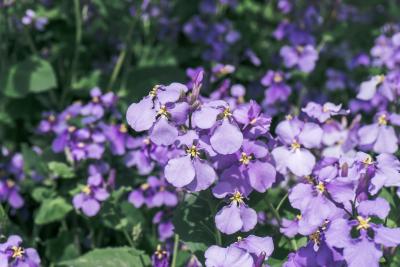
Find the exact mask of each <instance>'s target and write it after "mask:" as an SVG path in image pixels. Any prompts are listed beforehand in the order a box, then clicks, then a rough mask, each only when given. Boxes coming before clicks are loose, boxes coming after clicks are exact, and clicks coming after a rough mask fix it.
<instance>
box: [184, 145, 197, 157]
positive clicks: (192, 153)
mask: <svg viewBox="0 0 400 267" xmlns="http://www.w3.org/2000/svg"><path fill="white" fill-rule="evenodd" d="M186 153H188V155H190V157H192V158H196V157H198V156H199V155H200V152H199V150H198V149H197V147H196V146H195V145H192V147H189V148H188V149H186Z"/></svg>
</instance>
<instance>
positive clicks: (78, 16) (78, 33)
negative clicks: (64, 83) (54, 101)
mask: <svg viewBox="0 0 400 267" xmlns="http://www.w3.org/2000/svg"><path fill="white" fill-rule="evenodd" d="M74 12H75V27H76V30H75V50H74V57H73V59H72V66H71V85H72V84H74V83H75V81H76V69H77V65H78V61H79V48H80V46H81V42H82V18H81V8H80V4H79V0H74Z"/></svg>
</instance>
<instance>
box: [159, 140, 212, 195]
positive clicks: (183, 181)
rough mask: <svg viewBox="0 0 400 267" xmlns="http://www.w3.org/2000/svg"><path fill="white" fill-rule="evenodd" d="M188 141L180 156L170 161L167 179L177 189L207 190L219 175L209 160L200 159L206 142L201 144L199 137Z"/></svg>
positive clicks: (166, 174)
mask: <svg viewBox="0 0 400 267" xmlns="http://www.w3.org/2000/svg"><path fill="white" fill-rule="evenodd" d="M191 133H192V132H189V133H188V134H187V135H191ZM188 139H190V140H187V141H185V143H183V144H182V147H183V150H181V153H180V155H179V156H178V157H176V158H173V159H170V160H169V161H168V163H167V165H166V166H165V169H164V174H165V178H166V179H167V181H168V182H169V183H171V184H172V185H174V186H175V187H184V186H186V187H187V188H188V189H189V190H191V191H200V190H204V189H207V188H208V187H210V185H211V184H213V183H214V181H215V180H216V179H217V174H216V172H215V170H214V169H213V167H212V166H211V165H210V164H209V163H208V162H207V160H204V159H202V158H201V157H200V154H201V152H202V150H203V148H202V143H203V144H204V142H199V138H198V137H197V136H194V138H192V137H189V138H188Z"/></svg>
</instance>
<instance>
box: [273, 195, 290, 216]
mask: <svg viewBox="0 0 400 267" xmlns="http://www.w3.org/2000/svg"><path fill="white" fill-rule="evenodd" d="M288 196H289V192H287V193H286V194H285V195H284V196H283V198H282V199H281V201H279V203H278V206H276V211H277V212H279V210H280V208H281V207H282V205H283V203H285V200H286V199H287V198H288Z"/></svg>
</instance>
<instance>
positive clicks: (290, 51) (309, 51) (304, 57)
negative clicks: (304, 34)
mask: <svg viewBox="0 0 400 267" xmlns="http://www.w3.org/2000/svg"><path fill="white" fill-rule="evenodd" d="M280 55H281V57H283V61H284V63H285V66H286V67H288V68H292V67H295V66H297V67H298V68H299V69H300V70H301V71H303V72H306V73H308V72H311V71H312V70H313V69H314V68H315V64H316V61H317V60H318V52H317V50H315V48H314V47H313V46H312V45H305V46H296V47H291V46H283V47H282V48H281V51H280Z"/></svg>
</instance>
